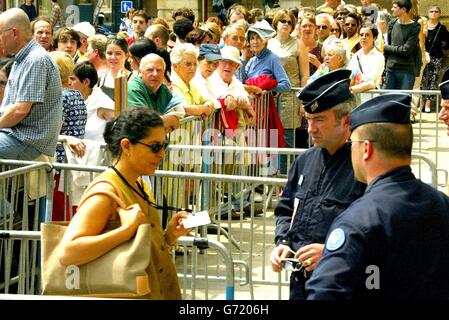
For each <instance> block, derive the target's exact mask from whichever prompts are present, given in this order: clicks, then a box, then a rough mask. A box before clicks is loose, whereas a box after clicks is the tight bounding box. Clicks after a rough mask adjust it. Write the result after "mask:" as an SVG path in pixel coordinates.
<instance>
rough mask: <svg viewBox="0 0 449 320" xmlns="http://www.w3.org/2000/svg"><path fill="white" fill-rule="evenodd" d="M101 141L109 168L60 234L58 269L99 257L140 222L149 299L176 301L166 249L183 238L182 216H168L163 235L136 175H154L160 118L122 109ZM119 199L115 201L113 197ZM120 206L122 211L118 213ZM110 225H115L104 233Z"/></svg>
mask: <svg viewBox="0 0 449 320" xmlns="http://www.w3.org/2000/svg"><path fill="white" fill-rule="evenodd" d="M104 138H105V141H106V143H107V145H108V148H109V150H110V151H111V153H112V155H113V156H114V158H115V160H114V165H113V167H112V168H111V169H108V170H106V171H105V172H103V173H102V174H101V175H100V176H99V177H97V178H96V179H95V180H94V181H93V182H92V183H91V185H90V186H89V187H88V189H87V190H86V192H85V194H84V195H83V199H82V200H81V203H80V206H79V209H78V212H77V214H76V216H75V217H74V218H73V220H72V221H71V222H70V224H69V226H68V227H67V230H66V232H65V234H64V237H63V240H62V243H61V246H60V249H59V252H58V258H59V261H60V263H61V264H62V265H65V266H69V265H77V266H78V265H84V264H87V263H90V262H92V261H94V260H95V259H97V258H99V257H101V256H102V255H105V254H106V253H107V252H109V251H111V250H112V249H114V248H115V247H117V246H120V245H121V244H123V243H125V242H127V241H128V240H130V239H131V238H133V237H134V236H135V235H136V232H137V231H138V228H139V226H140V225H142V224H149V225H150V226H151V228H150V229H151V230H150V233H149V234H150V237H149V239H148V241H149V242H150V243H151V247H150V252H151V256H150V261H149V264H148V267H147V269H146V273H147V274H148V277H147V278H148V283H149V290H148V291H150V292H149V294H147V295H145V298H149V299H180V298H181V292H180V289H179V284H178V278H177V274H176V270H175V266H174V264H173V262H172V260H171V257H170V253H169V251H170V250H169V249H170V247H172V246H173V245H174V244H175V242H176V240H177V239H178V238H179V237H180V236H182V235H185V234H187V233H188V232H189V231H190V229H185V228H184V226H183V223H182V220H183V219H184V218H186V217H187V215H188V214H187V213H186V212H178V213H176V214H174V215H173V216H172V218H171V220H170V221H169V222H168V224H167V228H166V230H165V232H164V230H163V229H162V226H161V223H160V219H159V215H158V213H157V211H156V209H158V208H160V207H159V206H158V205H157V204H156V202H155V200H154V197H153V195H152V194H151V191H150V190H149V187H148V185H146V183H145V182H144V181H143V180H142V179H141V176H147V175H152V174H154V172H155V170H156V169H157V167H158V166H159V163H160V161H161V160H162V158H163V157H164V149H165V147H166V140H165V130H164V124H163V122H162V119H161V117H160V116H159V115H158V114H157V113H155V112H153V111H150V110H148V109H146V108H143V107H136V108H128V109H127V110H126V111H125V112H123V113H122V114H121V115H119V116H117V117H116V118H114V120H112V121H110V122H108V123H107V124H106V128H105V131H104ZM111 193H112V194H113V195H115V196H118V197H119V201H117V199H116V197H115V196H108V194H111ZM120 198H121V200H123V202H124V206H126V209H122V208H121V207H123V205H122V204H120V203H118V202H120ZM111 221H117V222H120V224H121V225H120V226H119V227H118V228H116V229H113V230H111V231H109V232H106V233H104V229H105V227H106V225H109V224H110V222H111Z"/></svg>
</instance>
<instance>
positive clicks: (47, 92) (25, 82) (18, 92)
mask: <svg viewBox="0 0 449 320" xmlns="http://www.w3.org/2000/svg"><path fill="white" fill-rule="evenodd" d="M61 92H62V85H61V79H60V76H59V71H58V68H57V67H56V64H55V63H54V61H53V60H52V59H51V58H50V56H49V55H48V53H47V51H45V49H44V48H42V46H41V45H40V44H39V43H37V42H36V41H35V40H34V39H32V40H30V42H28V44H27V45H26V46H25V47H23V48H22V49H21V50H20V51H19V52H18V53H17V55H16V57H15V61H14V64H13V66H12V69H11V73H10V75H9V78H8V83H7V85H6V88H5V96H4V99H3V103H2V106H1V107H0V114H4V113H5V112H6V111H7V110H8V109H9V108H10V107H11V105H13V104H15V103H16V102H32V106H31V109H30V112H29V113H28V115H27V116H26V117H25V118H24V119H23V120H22V121H21V122H20V123H18V124H17V125H16V126H14V127H12V128H3V129H1V131H3V132H7V133H11V134H12V136H13V137H15V138H16V139H18V140H19V141H21V142H23V143H26V144H28V145H31V146H33V147H34V148H36V149H37V150H38V151H40V152H41V153H43V154H45V155H47V156H54V155H55V151H56V143H57V142H58V135H59V132H60V130H61V125H62V99H61Z"/></svg>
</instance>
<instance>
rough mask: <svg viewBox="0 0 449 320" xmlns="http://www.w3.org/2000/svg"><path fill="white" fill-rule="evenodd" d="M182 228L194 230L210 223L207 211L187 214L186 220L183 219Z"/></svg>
mask: <svg viewBox="0 0 449 320" xmlns="http://www.w3.org/2000/svg"><path fill="white" fill-rule="evenodd" d="M182 222H183V224H184V228H187V229H188V228H194V227H198V226H204V225H205V224H209V223H210V217H209V214H208V212H207V211H200V212H192V213H189V215H188V216H187V218H185V219H183V221H182Z"/></svg>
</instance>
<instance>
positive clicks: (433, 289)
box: [306, 94, 449, 299]
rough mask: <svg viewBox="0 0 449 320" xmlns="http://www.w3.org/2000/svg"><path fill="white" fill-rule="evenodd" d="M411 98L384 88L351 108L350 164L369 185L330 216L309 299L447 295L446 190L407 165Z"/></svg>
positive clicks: (448, 224)
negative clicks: (428, 183) (344, 208)
mask: <svg viewBox="0 0 449 320" xmlns="http://www.w3.org/2000/svg"><path fill="white" fill-rule="evenodd" d="M410 101H411V97H410V96H409V95H405V94H385V95H381V96H378V97H375V98H373V99H371V100H369V101H367V102H365V103H364V104H362V105H361V106H360V107H358V108H357V109H355V110H354V111H353V112H352V113H351V131H352V133H351V143H352V150H351V155H352V164H353V167H354V173H355V177H356V179H357V180H359V181H362V182H364V183H367V188H366V192H365V194H364V195H363V197H361V198H360V199H358V200H356V201H355V202H353V203H352V204H351V206H350V207H349V208H348V209H347V210H345V211H344V212H343V213H342V214H341V215H339V216H338V217H337V218H336V219H335V220H334V222H333V224H332V226H331V228H330V231H329V235H328V237H327V239H326V248H325V251H324V253H323V256H322V258H321V260H320V262H319V264H318V266H317V268H316V269H315V271H314V272H313V275H312V277H311V279H310V280H309V281H308V282H307V284H306V291H307V298H308V299H347V298H371V299H372V298H379V299H447V298H448V297H449V198H448V197H447V196H446V195H444V194H443V193H441V192H439V191H437V190H435V189H434V188H433V187H431V186H429V185H427V184H425V183H423V182H422V181H420V180H418V179H416V178H415V176H414V175H413V173H412V172H411V168H410V163H411V151H412V144H413V129H412V126H411V124H410Z"/></svg>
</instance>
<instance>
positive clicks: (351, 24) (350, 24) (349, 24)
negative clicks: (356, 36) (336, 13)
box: [345, 22, 357, 27]
mask: <svg viewBox="0 0 449 320" xmlns="http://www.w3.org/2000/svg"><path fill="white" fill-rule="evenodd" d="M356 25H357V23H349V22H348V23H345V26H347V27H350V26H353V27H355V26H356Z"/></svg>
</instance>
